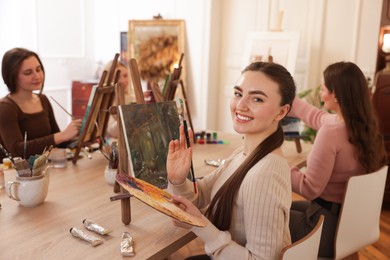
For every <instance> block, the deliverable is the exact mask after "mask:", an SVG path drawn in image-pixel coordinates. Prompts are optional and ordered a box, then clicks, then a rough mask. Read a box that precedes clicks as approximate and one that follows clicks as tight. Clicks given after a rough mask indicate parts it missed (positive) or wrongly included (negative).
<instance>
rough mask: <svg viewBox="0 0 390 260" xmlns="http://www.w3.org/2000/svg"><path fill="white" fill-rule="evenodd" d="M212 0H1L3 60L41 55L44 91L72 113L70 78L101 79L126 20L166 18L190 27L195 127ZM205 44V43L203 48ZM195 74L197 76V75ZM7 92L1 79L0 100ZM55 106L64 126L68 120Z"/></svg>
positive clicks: (202, 88) (205, 79)
mask: <svg viewBox="0 0 390 260" xmlns="http://www.w3.org/2000/svg"><path fill="white" fill-rule="evenodd" d="M210 5H211V2H210V1H206V0H202V1H201V0H198V1H190V0H161V1H153V0H143V1H137V0H110V1H105V0H96V1H95V0H69V1H68V0H67V1H62V0H0V41H1V45H0V57H2V56H3V54H4V52H5V51H7V50H8V49H10V48H13V47H17V46H20V47H25V48H29V49H32V50H34V51H37V52H38V54H39V55H40V57H41V59H42V62H43V63H44V66H45V70H46V81H45V89H44V93H46V94H47V95H53V96H55V98H56V99H57V98H58V99H57V100H58V101H60V103H61V104H62V105H63V106H64V107H66V108H67V110H68V111H71V82H72V80H90V79H96V78H99V77H100V75H99V74H98V73H97V71H99V66H103V65H104V64H105V63H106V62H108V61H109V60H111V59H112V58H113V57H114V54H115V53H117V52H119V51H120V37H119V35H120V32H122V31H127V30H128V20H137V19H151V18H152V17H153V16H154V15H157V14H158V13H160V14H161V15H162V16H163V17H164V18H166V19H184V20H185V23H186V41H187V44H186V48H187V50H188V51H186V53H185V64H184V65H185V66H186V69H187V71H188V74H187V79H188V81H187V86H186V87H187V88H188V93H187V96H188V97H190V101H189V104H190V109H191V114H192V115H193V121H194V125H202V124H203V125H205V123H203V122H198V121H202V119H201V118H202V116H200V115H201V114H202V113H203V112H202V102H201V101H202V96H204V95H205V94H206V92H207V86H208V78H209V70H208V66H209V65H208V63H209V59H208V57H207V56H205V55H204V53H207V52H208V50H206V48H208V44H207V42H209V40H208V39H207V38H208V37H209V28H210V24H209V23H210V19H209V18H210V17H211V16H210V10H209V9H210ZM205 43H206V44H205ZM193 75H196V76H193ZM6 94H7V89H6V86H5V85H4V84H3V82H2V81H1V83H0V96H4V95H6ZM52 104H53V108H54V110H55V114H56V118H57V121H58V123H59V125H60V128H64V127H65V126H66V125H67V124H68V122H69V120H70V118H69V116H67V115H66V114H65V113H64V112H63V111H62V110H61V109H59V108H58V106H57V105H56V104H54V103H53V102H52Z"/></svg>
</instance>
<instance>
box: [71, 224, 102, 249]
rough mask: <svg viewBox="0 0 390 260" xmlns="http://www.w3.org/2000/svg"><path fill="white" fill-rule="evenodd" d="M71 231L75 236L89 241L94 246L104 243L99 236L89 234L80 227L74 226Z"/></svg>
mask: <svg viewBox="0 0 390 260" xmlns="http://www.w3.org/2000/svg"><path fill="white" fill-rule="evenodd" d="M70 233H71V234H72V235H73V236H74V237H78V238H80V239H82V240H84V241H87V242H89V243H91V245H92V246H98V245H100V244H103V242H104V241H103V240H102V239H100V238H98V237H95V236H92V235H88V234H86V233H84V232H83V231H82V230H80V229H78V228H74V227H72V228H71V229H70Z"/></svg>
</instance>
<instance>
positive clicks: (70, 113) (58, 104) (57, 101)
mask: <svg viewBox="0 0 390 260" xmlns="http://www.w3.org/2000/svg"><path fill="white" fill-rule="evenodd" d="M50 98H51V99H53V101H54V102H56V104H57V105H58V106H59V107H60V108H62V110H64V111H65V113H67V114H68V115H69V116H70V117H72V118H73V115H72V114H71V113H69V112H68V111H67V110H66V109H65V108H64V107H63V106H61V104H60V103H58V101H57V100H55V99H54V98H53V97H52V96H50Z"/></svg>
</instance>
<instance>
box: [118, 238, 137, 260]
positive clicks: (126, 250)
mask: <svg viewBox="0 0 390 260" xmlns="http://www.w3.org/2000/svg"><path fill="white" fill-rule="evenodd" d="M121 255H123V256H134V255H135V254H134V248H133V238H132V237H131V235H130V233H129V232H123V234H122V241H121Z"/></svg>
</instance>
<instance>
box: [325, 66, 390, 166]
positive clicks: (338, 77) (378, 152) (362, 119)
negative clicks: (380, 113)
mask: <svg viewBox="0 0 390 260" xmlns="http://www.w3.org/2000/svg"><path fill="white" fill-rule="evenodd" d="M323 75H324V82H325V86H326V88H327V89H328V90H329V92H331V93H335V96H336V98H337V102H338V103H339V105H340V108H341V113H342V114H343V117H344V122H345V125H346V127H347V130H348V135H349V142H350V143H352V144H353V145H354V146H355V147H356V149H357V154H356V155H357V157H358V159H359V161H361V162H362V164H363V166H364V168H365V169H366V171H367V172H373V171H376V170H377V169H379V168H380V167H381V166H382V165H383V164H384V158H385V153H384V145H383V138H382V136H381V134H380V130H379V126H378V120H377V118H376V115H375V111H374V108H373V106H372V102H371V97H370V90H369V88H368V85H367V80H366V78H365V77H364V74H363V72H362V71H361V70H360V69H359V67H358V66H356V64H354V63H352V62H337V63H334V64H332V65H329V66H328V67H327V68H326V69H325V71H324V73H323Z"/></svg>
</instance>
